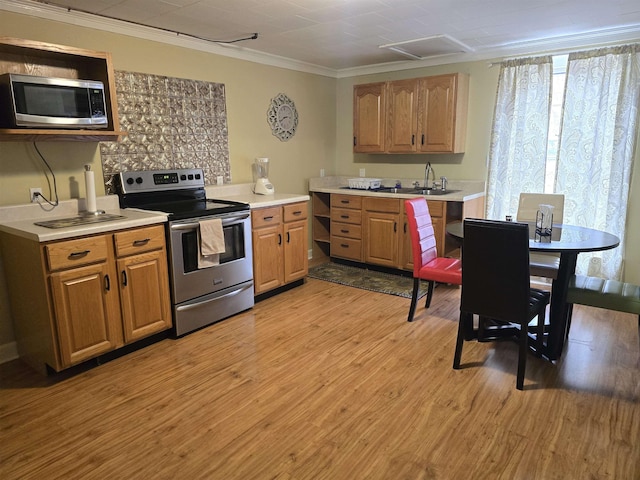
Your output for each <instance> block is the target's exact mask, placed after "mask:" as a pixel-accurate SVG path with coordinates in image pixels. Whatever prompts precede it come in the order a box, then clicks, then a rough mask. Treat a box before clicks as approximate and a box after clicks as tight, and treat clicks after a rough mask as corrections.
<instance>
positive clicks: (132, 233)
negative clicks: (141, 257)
mask: <svg viewBox="0 0 640 480" xmlns="http://www.w3.org/2000/svg"><path fill="white" fill-rule="evenodd" d="M113 236H114V239H115V243H116V256H118V257H125V256H127V255H132V254H134V253H141V252H148V251H151V250H158V249H161V248H163V247H164V227H163V226H162V225H154V226H153V227H145V228H137V229H135V230H128V231H126V232H117V233H115V234H114V235H113Z"/></svg>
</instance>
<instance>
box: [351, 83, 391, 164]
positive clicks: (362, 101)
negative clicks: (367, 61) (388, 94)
mask: <svg viewBox="0 0 640 480" xmlns="http://www.w3.org/2000/svg"><path fill="white" fill-rule="evenodd" d="M385 91H386V84H385V83H384V82H381V83H370V84H366V85H356V86H354V87H353V151H354V152H356V153H371V152H384V148H385V126H386V121H385V108H386V106H385Z"/></svg>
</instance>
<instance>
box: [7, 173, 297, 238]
mask: <svg viewBox="0 0 640 480" xmlns="http://www.w3.org/2000/svg"><path fill="white" fill-rule="evenodd" d="M252 185H253V184H250V183H248V184H237V185H222V186H209V187H206V192H207V198H218V199H221V200H222V199H224V200H232V201H236V202H242V203H247V204H249V206H250V208H252V209H253V208H261V207H270V206H274V205H284V204H287V203H295V202H304V201H308V200H309V195H297V194H287V193H275V194H273V195H256V194H254V193H253V192H252V191H251V187H252ZM84 208H85V205H84V200H83V199H80V200H77V199H72V200H63V201H61V202H59V205H58V206H57V207H56V208H55V209H53V208H51V207H47V206H40V205H38V204H37V203H31V204H24V205H10V206H6V207H0V231H2V232H7V233H10V234H12V235H17V236H20V237H23V238H27V239H29V240H35V241H38V242H49V241H52V240H62V239H67V238H73V237H81V236H85V235H93V234H97V233H105V232H110V231H115V230H123V229H127V228H134V227H142V226H145V225H153V224H158V223H164V222H166V221H167V214H166V213H163V212H152V211H148V210H140V209H136V208H127V209H121V208H120V207H119V203H118V196H117V195H105V196H101V197H98V198H97V208H98V209H99V210H104V211H105V213H109V214H114V215H122V216H124V217H125V218H122V219H115V220H109V221H106V222H99V223H91V224H85V225H76V226H72V227H63V228H47V227H42V226H39V225H35V223H34V222H42V221H47V220H56V219H62V218H70V217H75V216H77V215H78V212H82V211H83V210H84Z"/></svg>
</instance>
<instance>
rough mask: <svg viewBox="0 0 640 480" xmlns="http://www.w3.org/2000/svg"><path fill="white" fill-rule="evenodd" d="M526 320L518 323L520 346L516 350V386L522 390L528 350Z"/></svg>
mask: <svg viewBox="0 0 640 480" xmlns="http://www.w3.org/2000/svg"><path fill="white" fill-rule="evenodd" d="M527 329H528V322H523V323H522V324H521V325H520V342H519V344H520V348H519V352H518V376H517V377H516V388H517V389H518V390H524V371H525V369H526V367H527V353H528V350H529V345H528V343H529V342H528V340H529V332H528V331H527Z"/></svg>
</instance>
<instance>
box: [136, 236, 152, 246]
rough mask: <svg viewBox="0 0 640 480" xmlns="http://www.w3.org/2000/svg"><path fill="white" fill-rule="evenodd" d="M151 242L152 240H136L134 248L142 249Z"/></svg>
mask: <svg viewBox="0 0 640 480" xmlns="http://www.w3.org/2000/svg"><path fill="white" fill-rule="evenodd" d="M150 241H151V239H150V238H143V239H142V240H134V241H133V246H134V247H141V246H143V245H146V244H147V243H149V242H150Z"/></svg>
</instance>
